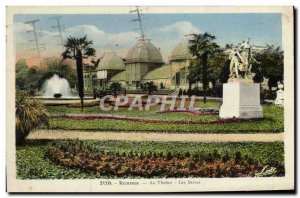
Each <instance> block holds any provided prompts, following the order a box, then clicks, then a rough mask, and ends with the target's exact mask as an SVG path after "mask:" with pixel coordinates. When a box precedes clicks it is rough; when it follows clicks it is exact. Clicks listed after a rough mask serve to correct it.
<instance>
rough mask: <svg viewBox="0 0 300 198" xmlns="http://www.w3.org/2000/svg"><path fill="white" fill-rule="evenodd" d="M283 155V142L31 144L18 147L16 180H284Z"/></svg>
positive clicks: (83, 142)
mask: <svg viewBox="0 0 300 198" xmlns="http://www.w3.org/2000/svg"><path fill="white" fill-rule="evenodd" d="M283 155H284V147H283V143H281V142H273V143H259V142H257V143H189V144H186V143H185V142H168V143H165V142H164V143H160V142H126V141H64V140H61V141H56V142H51V141H29V142H27V144H26V145H24V146H18V147H17V177H18V178H19V179H75V178H117V177H126V178H128V177H133V178H139V177H151V178H152V177H177V176H180V177H246V176H250V177H252V176H254V175H255V173H257V172H260V171H261V170H262V168H263V167H265V166H266V165H268V166H269V167H276V169H277V173H276V175H277V176H282V175H284V157H283Z"/></svg>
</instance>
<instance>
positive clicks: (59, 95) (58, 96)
mask: <svg viewBox="0 0 300 198" xmlns="http://www.w3.org/2000/svg"><path fill="white" fill-rule="evenodd" d="M61 96H62V95H61V93H55V94H54V95H53V97H54V98H60V97H61Z"/></svg>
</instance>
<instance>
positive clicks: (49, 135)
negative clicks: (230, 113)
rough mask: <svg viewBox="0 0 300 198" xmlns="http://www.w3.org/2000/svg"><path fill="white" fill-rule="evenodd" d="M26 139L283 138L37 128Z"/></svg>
mask: <svg viewBox="0 0 300 198" xmlns="http://www.w3.org/2000/svg"><path fill="white" fill-rule="evenodd" d="M28 139H31V140H34V139H51V140H53V139H54V140H55V139H80V140H126V141H160V142H168V141H184V142H185V141H186V142H277V141H283V140H284V133H268V134H267V133H252V134H191V133H183V134H179V133H174V134H171V133H146V132H102V131H98V132H97V131H79V130H77V131H76V130H72V131H70V130H69V131H67V130H37V131H35V132H32V133H30V134H29V136H28Z"/></svg>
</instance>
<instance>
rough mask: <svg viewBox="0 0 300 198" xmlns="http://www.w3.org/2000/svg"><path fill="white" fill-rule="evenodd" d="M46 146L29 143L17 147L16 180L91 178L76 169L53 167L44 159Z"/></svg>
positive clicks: (53, 165) (39, 143)
mask: <svg viewBox="0 0 300 198" xmlns="http://www.w3.org/2000/svg"><path fill="white" fill-rule="evenodd" d="M45 152H46V145H45V144H44V143H42V142H31V143H30V144H28V145H26V146H18V147H17V155H16V161H17V178H18V179H75V178H78V179H80V178H82V179H83V178H91V177H92V176H91V175H89V174H87V173H85V172H82V171H80V170H78V169H67V168H64V167H61V166H57V165H55V164H54V163H53V162H52V161H50V159H47V158H46V157H45Z"/></svg>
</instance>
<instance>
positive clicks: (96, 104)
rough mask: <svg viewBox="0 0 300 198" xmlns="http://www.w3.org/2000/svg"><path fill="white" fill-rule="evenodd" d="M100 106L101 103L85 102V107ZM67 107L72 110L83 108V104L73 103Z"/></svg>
mask: <svg viewBox="0 0 300 198" xmlns="http://www.w3.org/2000/svg"><path fill="white" fill-rule="evenodd" d="M98 105H99V101H92V102H84V103H83V106H84V107H94V106H98ZM67 107H69V108H72V107H78V108H79V107H80V108H81V103H80V102H78V103H71V104H68V105H67Z"/></svg>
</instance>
